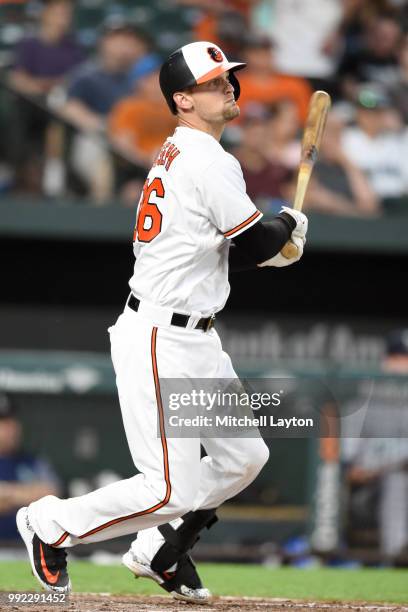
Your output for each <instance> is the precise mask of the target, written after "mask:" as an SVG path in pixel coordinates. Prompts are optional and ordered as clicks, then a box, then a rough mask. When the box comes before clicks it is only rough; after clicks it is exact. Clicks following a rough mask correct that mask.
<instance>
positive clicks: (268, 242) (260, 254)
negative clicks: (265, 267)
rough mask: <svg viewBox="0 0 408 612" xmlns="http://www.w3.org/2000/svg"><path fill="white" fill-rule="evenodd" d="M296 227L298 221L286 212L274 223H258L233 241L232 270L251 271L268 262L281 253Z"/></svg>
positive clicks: (231, 252) (231, 253)
mask: <svg viewBox="0 0 408 612" xmlns="http://www.w3.org/2000/svg"><path fill="white" fill-rule="evenodd" d="M295 227H296V221H295V220H294V219H293V217H291V216H290V215H288V214H287V213H284V212H283V213H280V215H278V216H277V217H275V219H273V220H272V221H269V222H265V223H262V221H258V223H255V225H253V226H252V227H250V228H249V229H247V230H245V232H242V234H239V236H236V237H235V238H234V239H233V240H234V245H235V246H233V245H231V248H230V257H229V264H230V270H231V271H232V272H238V271H240V270H249V269H251V268H255V267H256V266H257V264H260V263H263V262H264V261H267V260H268V259H270V258H271V257H273V256H274V255H276V254H277V253H279V251H280V250H281V249H282V247H283V246H284V245H285V244H286V242H287V241H288V240H289V238H290V236H291V234H292V232H293V230H294V229H295Z"/></svg>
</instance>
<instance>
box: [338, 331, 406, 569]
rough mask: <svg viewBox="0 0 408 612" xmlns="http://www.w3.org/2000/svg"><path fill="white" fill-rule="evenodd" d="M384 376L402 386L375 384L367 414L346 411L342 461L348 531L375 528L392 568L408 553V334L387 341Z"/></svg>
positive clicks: (355, 408) (354, 407) (352, 408)
mask: <svg viewBox="0 0 408 612" xmlns="http://www.w3.org/2000/svg"><path fill="white" fill-rule="evenodd" d="M382 370H383V372H384V373H385V374H388V375H389V376H393V377H398V380H396V378H394V379H385V380H381V379H378V380H376V381H375V383H373V384H372V385H371V388H370V398H369V401H368V402H367V398H363V405H364V412H363V413H362V407H361V404H362V402H361V398H360V399H359V400H358V402H357V403H355V402H354V403H350V404H349V405H348V410H347V414H348V415H349V416H347V418H346V419H345V420H344V423H343V432H344V426H345V427H346V428H349V430H348V431H347V429H346V432H345V433H347V434H349V432H351V433H352V434H353V437H346V438H344V439H343V444H342V459H343V463H344V467H345V476H346V480H347V482H348V484H349V491H350V500H349V514H350V516H349V523H350V526H351V527H354V528H357V529H358V528H367V527H371V528H377V529H378V532H379V546H380V551H381V553H382V555H383V556H384V560H386V561H388V562H391V563H392V562H394V561H396V560H397V558H398V555H399V554H401V553H402V552H403V551H404V549H405V552H408V551H407V548H406V547H407V546H408V439H407V419H406V410H407V407H406V391H407V382H406V381H407V375H408V329H403V330H395V331H394V332H392V333H391V334H390V335H389V336H388V339H387V348H386V355H385V357H384V359H383V362H382ZM402 375H403V376H402ZM361 413H362V414H361Z"/></svg>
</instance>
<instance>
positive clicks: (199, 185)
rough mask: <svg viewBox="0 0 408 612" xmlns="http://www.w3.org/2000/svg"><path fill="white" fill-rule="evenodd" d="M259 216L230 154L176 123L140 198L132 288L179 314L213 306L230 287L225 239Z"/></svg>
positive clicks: (218, 307) (217, 307)
mask: <svg viewBox="0 0 408 612" xmlns="http://www.w3.org/2000/svg"><path fill="white" fill-rule="evenodd" d="M261 217H262V213H261V212H260V211H259V210H257V208H256V207H255V205H254V204H253V202H252V201H251V200H250V198H249V197H248V195H247V194H246V186H245V182H244V179H243V176H242V170H241V166H240V164H239V162H238V161H237V160H236V159H235V157H233V156H232V155H230V154H229V153H227V152H226V151H224V149H223V148H222V146H221V145H220V144H219V142H218V141H217V140H216V139H215V138H213V137H212V136H210V135H209V134H207V133H205V132H202V131H200V130H195V129H191V128H186V127H178V128H177V129H176V131H175V133H174V135H173V136H171V137H170V138H169V139H168V140H167V141H166V142H165V144H164V145H163V147H162V149H161V152H160V153H159V156H158V158H157V160H156V162H155V163H154V165H153V167H152V169H151V170H150V172H149V174H148V177H147V181H146V183H145V186H144V189H143V194H142V196H141V199H140V202H139V207H138V213H137V223H136V228H135V235H134V238H135V240H134V254H135V256H136V262H135V267H134V274H133V276H132V278H131V280H130V282H129V285H130V287H131V289H132V291H133V293H134V294H135V295H136V296H137V297H138V298H140V299H143V300H148V301H150V302H152V303H154V304H157V305H161V306H167V307H170V308H172V309H173V310H175V311H177V312H181V313H184V314H197V315H199V316H208V315H210V314H212V313H214V312H218V311H219V310H221V309H222V308H223V306H224V305H225V302H226V301H227V298H228V295H229V291H230V286H229V283H228V251H229V246H230V241H229V239H230V238H234V236H237V235H238V234H240V233H241V232H243V231H244V230H246V229H247V228H249V227H250V226H251V225H253V224H254V223H256V222H257V221H259V219H260V218H261Z"/></svg>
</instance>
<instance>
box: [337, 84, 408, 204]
mask: <svg viewBox="0 0 408 612" xmlns="http://www.w3.org/2000/svg"><path fill="white" fill-rule="evenodd" d="M342 146H343V149H344V152H345V154H346V155H347V157H348V158H349V159H351V161H353V162H354V163H355V164H356V166H358V167H359V168H360V169H361V170H362V171H363V172H364V173H365V174H366V176H367V178H368V180H369V183H370V185H371V187H372V189H373V190H374V192H375V193H376V195H377V196H378V198H379V199H380V200H381V201H382V205H383V208H384V210H386V211H389V212H393V211H403V212H405V213H408V199H407V194H408V163H407V159H408V134H407V129H406V128H404V127H403V125H402V121H401V118H400V116H399V115H398V113H397V112H396V111H395V109H394V108H393V107H392V103H391V100H390V98H389V97H388V96H387V95H386V94H385V93H384V92H383V91H382V90H381V89H379V88H377V87H375V86H374V85H370V86H363V87H361V88H360V90H359V93H358V96H357V100H356V124H355V125H354V126H351V127H349V128H347V129H346V130H345V131H344V134H343V138H342Z"/></svg>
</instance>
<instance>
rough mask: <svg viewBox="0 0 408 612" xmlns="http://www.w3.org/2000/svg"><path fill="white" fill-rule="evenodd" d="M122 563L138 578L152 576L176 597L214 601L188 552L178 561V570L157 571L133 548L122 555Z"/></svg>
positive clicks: (192, 600)
mask: <svg viewBox="0 0 408 612" xmlns="http://www.w3.org/2000/svg"><path fill="white" fill-rule="evenodd" d="M122 563H123V565H125V566H126V567H127V568H128V569H130V571H131V572H132V573H133V574H134V575H135V577H136V578H150V579H151V580H154V581H155V582H157V584H158V585H159V586H161V587H162V589H164V590H165V591H167V592H168V593H170V594H171V595H172V596H173V597H174V599H180V600H182V601H188V602H190V603H198V604H204V603H209V602H210V601H212V595H211V592H210V591H209V590H208V589H206V588H204V587H203V585H202V583H201V580H200V577H199V575H198V573H197V570H196V567H195V565H194V563H193V561H192V559H191V557H190V556H189V555H187V554H184V555H183V556H182V557H181V558H180V560H179V561H178V563H177V567H176V570H175V571H174V572H172V571H166V572H155V571H153V570H152V568H151V567H150V565H147V564H146V563H142V562H141V561H140V560H139V559H138V558H137V557H136V556H135V555H134V554H133V552H132V551H131V550H129V551H128V552H127V553H125V554H124V555H123V557H122Z"/></svg>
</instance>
